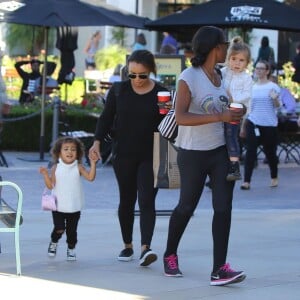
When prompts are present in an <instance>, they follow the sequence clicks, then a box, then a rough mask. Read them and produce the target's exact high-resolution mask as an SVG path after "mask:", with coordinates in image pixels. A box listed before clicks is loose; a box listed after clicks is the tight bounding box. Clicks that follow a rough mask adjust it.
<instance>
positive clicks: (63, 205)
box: [39, 136, 97, 261]
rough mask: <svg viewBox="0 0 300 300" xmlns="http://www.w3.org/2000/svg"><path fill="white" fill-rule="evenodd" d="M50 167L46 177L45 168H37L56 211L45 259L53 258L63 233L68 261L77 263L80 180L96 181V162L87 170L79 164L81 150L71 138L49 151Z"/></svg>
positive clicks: (82, 200) (82, 153)
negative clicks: (50, 190) (50, 194)
mask: <svg viewBox="0 0 300 300" xmlns="http://www.w3.org/2000/svg"><path fill="white" fill-rule="evenodd" d="M51 154H52V158H53V162H54V164H53V166H52V168H51V171H50V175H49V173H48V170H47V168H45V167H40V169H39V171H40V173H41V174H42V175H43V176H44V181H45V185H46V186H47V188H48V189H53V192H54V195H55V196H56V199H57V211H52V219H53V225H54V228H53V231H52V233H51V241H50V244H49V247H48V256H49V257H55V255H56V250H57V244H58V241H59V239H60V238H61V237H62V235H63V233H64V232H65V231H66V235H67V241H66V242H67V244H68V249H67V260H68V261H73V260H76V253H75V246H76V244H77V227H78V222H79V219H80V213H81V210H82V208H83V203H84V194H83V187H82V182H81V180H80V177H81V176H82V177H84V178H85V179H86V180H88V181H93V180H94V179H95V177H96V162H97V160H93V159H91V166H90V170H87V169H86V168H85V167H84V166H83V164H82V158H83V156H84V146H83V144H82V142H81V141H80V140H79V139H77V138H73V137H69V136H68V137H63V138H59V139H58V140H57V141H56V142H55V143H54V145H53V147H52V149H51Z"/></svg>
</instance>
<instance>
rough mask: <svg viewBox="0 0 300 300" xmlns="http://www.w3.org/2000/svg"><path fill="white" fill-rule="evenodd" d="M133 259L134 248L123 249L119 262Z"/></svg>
mask: <svg viewBox="0 0 300 300" xmlns="http://www.w3.org/2000/svg"><path fill="white" fill-rule="evenodd" d="M132 259H133V249H132V248H125V249H123V250H122V251H121V252H120V254H119V256H118V260H120V261H131V260H132Z"/></svg>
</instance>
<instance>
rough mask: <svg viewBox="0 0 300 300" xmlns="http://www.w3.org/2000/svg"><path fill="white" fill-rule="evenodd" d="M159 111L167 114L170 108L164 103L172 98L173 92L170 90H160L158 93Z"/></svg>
mask: <svg viewBox="0 0 300 300" xmlns="http://www.w3.org/2000/svg"><path fill="white" fill-rule="evenodd" d="M157 99H158V106H159V113H160V114H162V115H165V114H167V113H168V111H169V109H167V108H165V106H164V104H165V103H166V102H169V101H170V100H171V93H170V92H168V91H160V92H158V93H157Z"/></svg>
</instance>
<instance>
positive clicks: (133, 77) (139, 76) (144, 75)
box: [128, 74, 149, 79]
mask: <svg viewBox="0 0 300 300" xmlns="http://www.w3.org/2000/svg"><path fill="white" fill-rule="evenodd" d="M137 77H138V78H139V79H147V78H148V77H149V75H148V74H128V78H130V79H135V78H137Z"/></svg>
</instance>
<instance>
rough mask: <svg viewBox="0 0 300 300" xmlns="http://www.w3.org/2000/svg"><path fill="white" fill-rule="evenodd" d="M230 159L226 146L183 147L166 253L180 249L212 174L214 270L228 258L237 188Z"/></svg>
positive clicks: (174, 252) (180, 150) (179, 159)
mask: <svg viewBox="0 0 300 300" xmlns="http://www.w3.org/2000/svg"><path fill="white" fill-rule="evenodd" d="M228 163H229V160H228V153H227V150H226V147H225V146H222V147H219V148H217V149H214V150H209V151H193V150H183V149H179V152H178V166H179V171H180V178H181V188H180V198H179V203H178V205H177V206H176V207H175V209H174V211H173V213H172V215H171V218H170V223H169V233H168V241H167V249H166V252H165V256H168V255H170V254H176V253H177V248H178V245H179V242H180V239H181V237H182V235H183V233H184V230H185V228H186V226H187V224H188V222H189V220H190V218H191V216H192V215H193V212H194V210H195V209H196V207H197V205H198V202H199V200H200V197H201V194H202V191H203V188H204V184H205V180H206V177H207V175H208V176H209V177H210V181H211V186H212V204H213V209H214V216H213V222H212V235H213V245H214V246H213V258H214V262H213V271H216V270H217V269H219V268H220V266H222V265H223V264H224V263H225V262H226V257H227V249H228V240H229V233H230V226H231V209H232V197H233V188H234V182H232V181H231V182H230V181H227V180H226V175H227V171H228Z"/></svg>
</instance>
